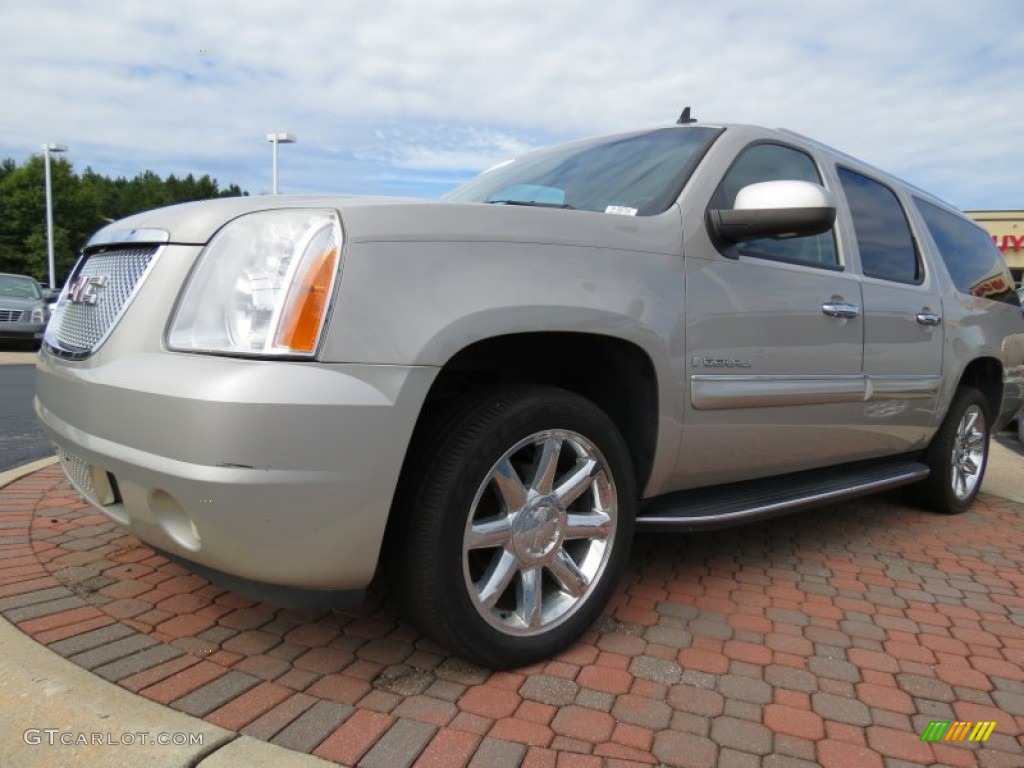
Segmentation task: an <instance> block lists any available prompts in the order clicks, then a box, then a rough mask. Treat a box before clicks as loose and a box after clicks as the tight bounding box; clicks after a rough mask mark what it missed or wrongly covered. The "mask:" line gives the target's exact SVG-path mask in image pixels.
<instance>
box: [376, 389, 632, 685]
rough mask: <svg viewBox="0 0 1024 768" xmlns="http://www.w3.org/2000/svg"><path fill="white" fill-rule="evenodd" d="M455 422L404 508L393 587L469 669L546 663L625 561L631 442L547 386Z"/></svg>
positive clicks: (475, 407)
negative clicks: (473, 664)
mask: <svg viewBox="0 0 1024 768" xmlns="http://www.w3.org/2000/svg"><path fill="white" fill-rule="evenodd" d="M447 421H448V423H447V424H446V426H445V428H444V429H443V431H441V432H440V433H439V434H437V435H436V436H435V437H434V439H433V440H431V441H430V444H429V447H428V448H427V456H426V458H425V460H422V461H420V462H419V467H418V469H417V470H416V471H415V475H414V476H413V477H410V478H409V479H408V481H409V487H408V488H407V489H405V491H404V492H403V493H401V495H400V497H399V500H398V504H399V506H398V508H396V510H395V513H396V514H397V515H399V517H398V518H397V522H398V528H397V529H396V530H394V531H393V532H392V533H391V538H392V542H391V546H390V547H389V552H388V554H387V559H386V562H385V567H386V570H387V573H388V577H389V582H390V584H391V587H392V590H393V591H394V593H395V594H396V596H397V597H398V599H399V601H400V602H402V603H403V604H404V607H405V610H406V611H407V612H408V614H409V615H410V616H411V617H412V618H413V619H414V620H415V621H416V622H417V624H419V626H420V628H421V629H422V630H423V631H424V632H426V633H427V634H429V635H430V636H432V637H433V638H434V639H435V640H436V641H437V642H439V643H441V644H442V645H444V646H446V647H448V648H450V649H452V650H453V651H455V652H457V653H458V654H460V655H461V656H463V657H465V658H467V659H469V660H471V661H474V662H477V663H479V664H483V665H485V666H489V667H495V668H499V667H515V666H522V665H524V664H529V663H531V662H534V661H537V660H539V659H542V658H546V657H548V656H550V655H552V654H554V653H556V652H558V651H559V650H561V649H562V648H564V647H565V646H566V645H568V644H569V643H571V642H572V641H573V640H574V639H575V638H576V637H577V636H578V635H579V634H581V633H582V632H583V631H584V630H586V629H587V627H588V626H589V625H590V624H591V623H592V622H593V620H594V619H595V618H596V616H597V614H598V613H599V612H600V610H601V608H602V607H603V606H604V604H605V603H606V602H607V600H608V598H609V596H610V594H611V592H612V590H613V589H614V587H615V583H616V582H617V580H618V577H619V575H620V573H621V570H622V567H623V566H624V564H625V561H626V558H627V556H628V549H629V545H630V540H631V538H632V532H633V518H634V509H633V505H634V499H635V489H634V482H633V473H632V467H631V464H630V461H629V455H628V452H627V449H626V445H625V442H624V440H623V439H622V437H621V435H620V434H619V432H618V430H617V429H616V427H615V425H614V424H613V423H612V421H611V420H610V419H609V418H608V417H607V416H606V415H605V414H604V413H603V412H602V411H601V410H600V409H598V408H597V407H596V406H595V405H594V404H593V403H591V402H590V401H588V400H585V399H584V398H582V397H579V396H577V395H575V394H573V393H571V392H566V391H564V390H560V389H555V388H551V387H537V386H508V387H502V388H499V389H495V390H492V391H491V392H489V393H487V394H485V395H483V396H474V397H472V398H471V399H469V400H467V401H464V402H463V403H462V404H461V405H460V407H459V408H458V409H457V411H456V415H455V416H454V417H453V418H451V419H449V420H447Z"/></svg>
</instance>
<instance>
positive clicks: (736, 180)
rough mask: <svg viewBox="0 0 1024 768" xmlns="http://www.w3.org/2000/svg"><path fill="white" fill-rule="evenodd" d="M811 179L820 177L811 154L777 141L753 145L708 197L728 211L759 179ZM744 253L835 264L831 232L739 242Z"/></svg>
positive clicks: (712, 203) (796, 260) (714, 205)
mask: <svg viewBox="0 0 1024 768" xmlns="http://www.w3.org/2000/svg"><path fill="white" fill-rule="evenodd" d="M784 180H794V181H810V182H813V183H815V184H821V176H820V175H819V174H818V169H817V167H816V166H815V165H814V161H813V160H811V158H810V156H809V155H807V154H806V153H804V152H801V151H799V150H797V149H793V148H792V147H784V146H782V145H780V144H755V145H754V146H752V147H748V148H747V149H745V150H743V152H742V154H740V156H739V157H738V158H736V161H735V162H734V163H733V164H732V167H731V168H729V170H728V171H727V172H726V174H725V176H724V177H723V178H722V183H721V184H719V186H718V189H717V190H715V194H714V196H713V197H712V198H711V205H710V207H711V208H712V209H719V210H728V209H730V208H732V207H733V206H734V205H735V203H736V195H737V193H739V191H740V190H741V189H743V187H745V186H747V185H748V184H756V183H758V182H761V181H784ZM738 247H739V252H740V253H742V254H744V255H745V256H761V257H763V258H769V259H778V260H780V261H792V262H797V263H801V264H811V265H814V266H823V265H824V266H832V267H835V266H838V265H839V258H838V257H837V255H836V244H835V238H834V237H833V235H832V233H831V232H824V233H822V234H820V235H811V236H810V237H794V238H789V239H785V240H775V239H764V240H751V241H750V242H747V243H741V244H740V245H739V246H738Z"/></svg>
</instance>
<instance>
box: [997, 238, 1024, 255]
mask: <svg viewBox="0 0 1024 768" xmlns="http://www.w3.org/2000/svg"><path fill="white" fill-rule="evenodd" d="M992 242H993V243H995V244H996V245H997V246H999V250H1000V251H1022V250H1024V235H1021V236H1020V237H1014V236H1013V235H992Z"/></svg>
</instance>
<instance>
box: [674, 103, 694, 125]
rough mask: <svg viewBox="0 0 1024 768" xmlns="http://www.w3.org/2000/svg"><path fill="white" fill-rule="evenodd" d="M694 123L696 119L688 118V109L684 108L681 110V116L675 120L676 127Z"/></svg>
mask: <svg viewBox="0 0 1024 768" xmlns="http://www.w3.org/2000/svg"><path fill="white" fill-rule="evenodd" d="M696 122H697V118H695V117H690V108H689V107H686V108H685V109H684V110H683V114H681V115H680V116H679V119H678V120H676V125H689V124H690V123H696Z"/></svg>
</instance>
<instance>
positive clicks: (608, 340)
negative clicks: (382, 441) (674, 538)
mask: <svg viewBox="0 0 1024 768" xmlns="http://www.w3.org/2000/svg"><path fill="white" fill-rule="evenodd" d="M502 383H519V384H540V385H546V386H552V387H559V388H561V389H566V390H568V391H570V392H574V393H576V394H578V395H580V396H582V397H585V398H587V399H588V400H590V401H592V402H593V403H594V404H595V405H597V406H598V407H599V408H600V409H601V410H603V411H604V412H605V413H606V414H607V415H608V416H609V418H611V420H612V421H613V422H614V423H615V425H616V427H617V428H618V429H619V431H620V432H621V433H622V436H623V438H624V439H625V441H626V445H627V446H628V447H629V451H630V457H631V460H632V464H633V470H634V476H635V478H636V484H637V488H639V489H642V488H643V487H644V486H645V484H646V482H647V480H648V479H649V477H650V474H651V471H652V468H653V466H654V458H655V451H656V447H657V442H658V421H659V419H658V413H659V399H658V398H659V388H658V381H657V372H656V370H655V366H654V362H653V361H652V360H651V357H650V356H649V355H648V354H647V352H646V351H644V350H643V349H642V348H641V347H639V346H638V345H637V344H635V343H633V342H631V341H626V340H623V339H620V338H616V337H613V336H604V335H600V334H591V333H579V332H565V331H538V332H524V333H515V334H507V335H502V336H493V337H490V338H487V339H482V340H480V341H476V342H474V343H472V344H470V345H468V346H466V347H464V348H463V349H461V350H460V351H459V352H457V353H456V354H454V355H453V356H452V357H451V358H450V359H449V360H448V361H447V362H446V363H445V365H444V366H443V367H442V369H441V371H440V372H439V373H438V375H437V377H436V378H435V379H434V382H433V384H432V386H431V388H430V391H429V392H428V394H427V398H426V400H425V402H424V404H423V408H422V409H421V411H420V415H419V419H418V421H417V424H416V428H415V430H414V433H413V440H412V441H411V443H410V448H409V452H410V453H412V452H414V451H415V450H417V448H416V446H417V444H418V443H419V441H418V440H417V434H418V433H420V432H421V431H422V430H424V429H429V428H430V423H431V421H432V420H433V419H434V418H436V417H437V414H439V413H441V412H443V411H444V410H445V409H446V408H448V407H449V406H450V405H451V403H452V402H453V401H455V400H457V399H458V398H459V397H461V396H463V395H465V394H467V393H469V392H471V391H473V390H475V389H478V388H480V387H484V386H489V385H494V384H502ZM411 459H412V457H411V456H410V455H407V456H406V460H405V465H406V467H408V465H409V464H410V461H411ZM404 472H405V469H404V468H403V473H404Z"/></svg>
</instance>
